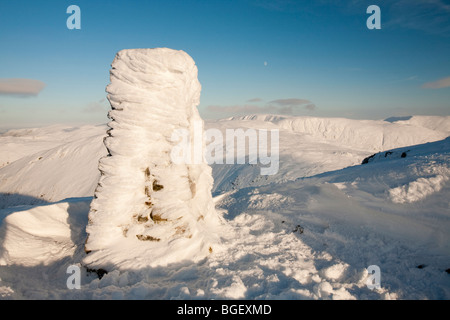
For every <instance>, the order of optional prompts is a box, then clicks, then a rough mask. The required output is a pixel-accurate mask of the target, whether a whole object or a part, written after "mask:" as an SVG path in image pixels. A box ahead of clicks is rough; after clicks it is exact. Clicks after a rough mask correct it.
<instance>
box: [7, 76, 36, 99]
mask: <svg viewBox="0 0 450 320" xmlns="http://www.w3.org/2000/svg"><path fill="white" fill-rule="evenodd" d="M44 88H45V83H44V82H42V81H39V80H34V79H21V78H14V79H0V95H8V96H17V97H30V96H37V95H38V94H39V93H40V92H41V91H42V89H44Z"/></svg>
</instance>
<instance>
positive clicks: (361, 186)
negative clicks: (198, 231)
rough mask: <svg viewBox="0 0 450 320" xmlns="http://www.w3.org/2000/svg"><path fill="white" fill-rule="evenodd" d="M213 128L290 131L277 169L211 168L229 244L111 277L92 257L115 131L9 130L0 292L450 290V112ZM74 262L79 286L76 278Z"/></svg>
mask: <svg viewBox="0 0 450 320" xmlns="http://www.w3.org/2000/svg"><path fill="white" fill-rule="evenodd" d="M206 128H207V129H208V128H215V129H219V130H222V131H225V130H226V129H238V128H242V129H247V128H254V129H269V130H270V129H279V130H280V131H279V132H280V143H279V146H280V160H279V162H280V168H279V172H278V173H277V174H276V175H271V176H262V175H261V174H260V170H259V167H258V165H248V164H245V165H237V164H223V165H221V164H213V165H212V172H213V177H214V187H213V195H214V202H215V205H216V210H217V211H218V213H219V214H220V216H221V218H222V225H221V227H220V228H219V229H218V233H219V236H220V238H221V246H220V247H218V249H217V250H214V252H212V253H211V254H210V255H209V256H208V257H207V258H205V259H203V260H201V261H200V262H191V261H184V260H183V261H181V260H180V261H178V262H175V263H173V264H170V265H168V266H165V267H162V266H155V267H146V268H142V269H140V270H128V271H120V270H112V271H109V272H108V273H107V274H106V275H104V276H103V277H102V278H101V279H99V278H98V277H97V275H96V274H95V273H94V272H90V270H87V269H86V268H84V266H82V261H83V259H84V258H85V255H86V254H85V252H84V243H85V241H86V236H87V234H86V226H87V224H88V213H89V208H90V204H91V201H92V197H93V194H94V190H95V188H96V186H97V183H98V180H99V174H100V173H99V171H98V162H99V159H100V158H101V157H102V156H104V155H106V153H107V151H106V149H105V147H104V145H103V138H104V137H105V136H106V129H107V127H106V126H105V125H99V126H83V127H69V126H53V127H46V128H37V129H23V130H14V131H9V132H7V133H4V134H2V135H0V298H1V299H31V298H44V299H69V298H70V299H76V298H80V299H144V298H150V299H450V274H449V272H450V270H449V268H450V203H449V199H450V182H449V181H450V138H447V137H448V136H450V117H425V116H414V117H410V118H409V117H408V118H398V119H395V118H391V119H388V121H368V120H366V121H362V120H350V119H338V118H312V117H288V116H269V115H255V116H246V117H239V118H230V119H224V120H215V121H207V122H206ZM365 159H366V160H365ZM364 160H365V161H364ZM362 162H367V163H365V164H362ZM71 265H77V266H80V267H81V275H82V277H81V288H80V289H73V290H69V289H68V288H67V286H66V281H67V279H68V277H69V276H70V274H68V273H67V268H68V267H69V266H71ZM371 265H377V266H379V268H380V272H381V283H380V285H381V288H379V289H374V290H371V289H369V288H368V287H367V283H366V282H367V279H368V272H367V268H368V267H369V266H371Z"/></svg>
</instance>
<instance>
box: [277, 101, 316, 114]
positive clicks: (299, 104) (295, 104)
mask: <svg viewBox="0 0 450 320" xmlns="http://www.w3.org/2000/svg"><path fill="white" fill-rule="evenodd" d="M269 104H271V105H276V106H279V107H282V108H291V109H292V110H293V109H297V108H304V109H307V110H310V111H312V110H315V109H316V105H315V104H314V103H312V102H311V101H309V100H305V99H297V98H290V99H277V100H273V101H271V102H269Z"/></svg>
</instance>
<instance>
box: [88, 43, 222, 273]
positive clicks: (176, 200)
mask: <svg viewBox="0 0 450 320" xmlns="http://www.w3.org/2000/svg"><path fill="white" fill-rule="evenodd" d="M200 90H201V85H200V83H199V81H198V79H197V67H196V65H195V63H194V61H193V60H192V58H191V57H190V56H189V55H187V54H186V53H185V52H183V51H175V50H171V49H167V48H158V49H134V50H123V51H120V52H119V53H118V54H117V55H116V58H115V59H114V61H113V63H112V69H111V83H110V84H109V85H108V87H107V92H108V100H109V101H110V104H111V108H112V110H111V111H110V112H109V117H110V119H112V121H111V122H110V123H109V124H108V126H109V127H110V130H108V137H106V139H105V141H104V143H105V146H106V148H107V150H108V152H109V154H108V156H106V157H103V158H102V159H101V160H100V163H99V169H100V171H101V177H100V180H99V183H98V187H97V189H96V192H95V197H94V200H93V202H92V204H91V210H90V214H89V225H88V227H87V233H88V234H89V236H88V240H87V243H86V251H87V252H88V255H87V257H86V259H85V260H84V262H85V263H86V265H87V266H88V267H90V268H100V267H101V268H104V269H106V270H108V269H111V268H121V269H140V268H143V267H148V266H156V265H167V264H169V263H173V262H177V261H181V260H184V259H193V260H198V259H201V258H204V257H205V256H207V255H208V254H210V253H211V252H212V251H213V250H214V249H215V247H214V244H215V243H217V236H216V233H215V230H216V228H217V226H218V225H219V220H218V216H217V215H216V213H215V209H214V204H213V202H212V195H211V188H212V185H213V179H212V174H211V168H210V167H209V166H208V164H207V163H206V162H205V161H202V162H200V163H198V164H188V163H175V162H174V161H172V156H171V153H172V150H173V149H174V147H175V146H176V145H177V143H178V141H172V134H173V133H174V131H175V130H181V129H184V130H187V131H188V132H192V131H193V130H194V126H195V125H198V123H200V122H201V118H200V116H199V114H198V111H197V105H198V104H199V99H200ZM192 136H193V135H192ZM203 147H204V146H203ZM202 154H203V153H202ZM202 160H203V159H202Z"/></svg>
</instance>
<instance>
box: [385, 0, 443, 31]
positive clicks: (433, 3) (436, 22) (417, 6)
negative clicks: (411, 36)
mask: <svg viewBox="0 0 450 320" xmlns="http://www.w3.org/2000/svg"><path fill="white" fill-rule="evenodd" d="M382 12H385V13H387V16H388V19H383V18H382V21H383V20H384V22H382V23H383V27H384V28H390V27H400V28H406V29H414V30H419V31H424V32H427V33H431V34H440V35H445V36H450V4H447V3H445V2H444V1H442V0H395V1H394V0H389V1H386V2H385V4H383V5H382ZM382 14H383V13H382Z"/></svg>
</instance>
